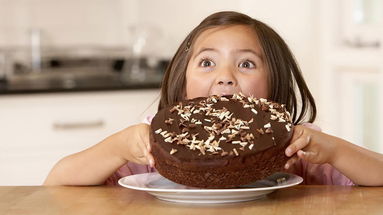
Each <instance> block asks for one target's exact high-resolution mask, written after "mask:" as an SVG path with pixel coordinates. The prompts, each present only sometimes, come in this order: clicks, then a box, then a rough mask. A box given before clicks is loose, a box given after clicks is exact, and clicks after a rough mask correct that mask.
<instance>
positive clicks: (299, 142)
mask: <svg viewBox="0 0 383 215" xmlns="http://www.w3.org/2000/svg"><path fill="white" fill-rule="evenodd" d="M310 141H311V137H310V136H306V135H304V134H303V133H302V134H301V135H300V136H299V138H297V139H295V141H292V143H291V144H290V145H289V146H288V147H287V148H286V150H285V154H286V156H288V157H291V156H292V155H293V154H295V153H296V152H297V151H299V150H301V149H303V148H305V147H306V146H307V145H308V144H309V143H310Z"/></svg>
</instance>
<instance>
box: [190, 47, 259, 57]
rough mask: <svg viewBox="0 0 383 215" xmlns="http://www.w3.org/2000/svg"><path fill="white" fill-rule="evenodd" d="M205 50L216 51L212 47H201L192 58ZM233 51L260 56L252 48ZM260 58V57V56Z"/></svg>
mask: <svg viewBox="0 0 383 215" xmlns="http://www.w3.org/2000/svg"><path fill="white" fill-rule="evenodd" d="M205 51H213V52H218V50H217V49H214V48H202V49H201V50H200V51H199V52H198V53H197V54H196V55H195V56H194V58H193V59H195V58H196V57H197V56H199V55H200V54H201V53H202V52H205ZM235 52H237V53H238V52H249V53H252V54H254V55H255V56H257V57H259V58H261V55H260V54H258V53H257V52H256V51H254V50H253V49H236V50H235ZM261 59H262V58H261Z"/></svg>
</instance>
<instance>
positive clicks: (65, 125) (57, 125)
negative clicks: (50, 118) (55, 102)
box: [53, 119, 105, 130]
mask: <svg viewBox="0 0 383 215" xmlns="http://www.w3.org/2000/svg"><path fill="white" fill-rule="evenodd" d="M104 124H105V122H104V120H102V119H99V120H90V121H79V122H54V123H53V128H54V129H57V130H66V129H83V128H98V127H102V126H104Z"/></svg>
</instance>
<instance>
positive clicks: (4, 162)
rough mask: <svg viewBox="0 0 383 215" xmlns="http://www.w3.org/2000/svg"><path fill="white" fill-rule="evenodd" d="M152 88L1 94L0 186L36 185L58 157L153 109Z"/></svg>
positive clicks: (128, 123) (107, 134)
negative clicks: (91, 91) (66, 92)
mask: <svg viewBox="0 0 383 215" xmlns="http://www.w3.org/2000/svg"><path fill="white" fill-rule="evenodd" d="M158 95H159V92H158V91H157V90H148V91H119V92H102V93H100V92H97V93H73V94H47V95H23V96H3V97H0V119H1V120H0V129H1V139H0V140H1V143H0V172H1V175H2V177H1V178H0V185H39V184H42V183H43V181H44V179H45V177H46V176H47V174H48V173H49V170H50V169H51V168H52V167H53V165H54V164H55V163H56V162H57V161H58V160H59V159H61V158H62V157H64V156H66V155H69V154H72V153H75V152H78V151H81V150H83V149H85V148H87V147H89V146H92V145H94V144H96V143H98V142H100V141H101V140H102V139H104V138H105V137H107V136H109V135H111V134H113V133H114V132H116V131H118V130H120V129H123V128H125V127H127V126H129V125H132V124H136V123H139V122H141V121H142V119H143V118H144V117H145V116H146V115H150V114H154V113H155V110H156V102H155V101H156V98H157V97H158Z"/></svg>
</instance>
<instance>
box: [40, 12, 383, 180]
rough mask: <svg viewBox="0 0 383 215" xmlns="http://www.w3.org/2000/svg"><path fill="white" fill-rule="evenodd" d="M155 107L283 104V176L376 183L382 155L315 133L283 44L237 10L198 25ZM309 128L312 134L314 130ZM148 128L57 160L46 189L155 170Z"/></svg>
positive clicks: (309, 103) (305, 93)
mask: <svg viewBox="0 0 383 215" xmlns="http://www.w3.org/2000/svg"><path fill="white" fill-rule="evenodd" d="M161 90H162V91H161V99H160V103H159V109H161V108H163V107H165V106H167V105H170V104H173V103H175V102H177V101H180V100H184V99H192V98H195V97H201V96H203V97H206V96H209V95H214V94H215V95H230V94H233V93H239V92H242V93H243V94H245V95H248V96H249V95H253V96H255V97H263V98H269V99H271V100H273V101H276V102H279V103H283V104H286V107H287V109H288V110H289V111H290V113H291V114H292V118H293V122H294V124H295V125H296V126H295V128H294V134H293V137H292V140H291V143H290V145H289V146H288V147H287V149H286V155H287V156H289V157H291V159H290V160H289V161H288V162H287V163H286V165H285V168H286V169H287V171H290V172H292V173H295V174H298V175H300V176H302V177H303V178H304V179H305V183H307V184H339V185H353V184H359V185H372V186H376V185H383V156H382V155H381V154H378V153H375V152H372V151H368V150H366V149H364V148H361V147H358V146H356V145H353V144H351V143H349V142H347V141H345V140H342V139H339V138H336V137H333V136H330V135H327V134H325V133H322V132H320V131H317V130H315V126H313V125H312V124H307V123H306V124H304V122H305V121H306V120H307V121H308V122H310V123H312V122H313V121H314V119H315V116H316V107H315V102H314V99H313V97H312V95H311V93H310V91H309V90H308V88H307V86H306V83H305V81H304V80H303V77H302V74H301V72H300V70H299V68H298V66H297V64H296V62H295V60H294V57H293V55H292V54H291V52H290V50H289V48H288V46H287V45H286V44H285V42H284V41H283V40H282V39H281V37H280V36H279V35H278V34H277V33H276V32H275V31H273V30H272V29H271V28H270V27H268V26H267V25H265V24H264V23H262V22H260V21H258V20H255V19H252V18H251V17H249V16H246V15H244V14H240V13H236V12H219V13H216V14H213V15H210V16H209V17H207V18H206V19H205V20H203V21H202V22H201V24H200V25H198V26H197V27H196V28H195V29H194V30H193V31H192V32H191V33H190V34H189V35H188V36H187V37H186V39H185V40H184V41H183V42H182V44H181V46H180V47H179V49H178V50H177V52H176V54H175V56H174V57H173V59H172V61H171V63H170V65H169V67H168V69H167V71H166V73H165V76H164V80H163V83H162V89H161ZM313 128H314V129H313ZM149 132H150V126H149V125H148V124H144V123H142V124H138V125H133V126H130V127H128V128H126V129H124V130H122V131H120V132H118V133H116V134H113V135H111V136H110V137H108V138H106V139H105V140H103V141H102V142H101V143H99V144H97V145H95V146H93V147H91V148H89V149H86V150H84V151H82V152H79V153H76V154H73V155H70V156H68V157H65V158H63V159H62V160H61V161H59V162H58V163H57V164H56V165H55V167H54V168H53V169H52V171H51V172H50V174H49V175H48V177H47V179H46V181H45V184H46V185H99V184H105V183H106V184H116V182H117V180H118V179H119V178H120V177H123V176H126V175H130V174H137V173H144V172H151V171H155V170H154V169H153V165H154V161H153V157H152V156H151V154H150V144H149Z"/></svg>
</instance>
